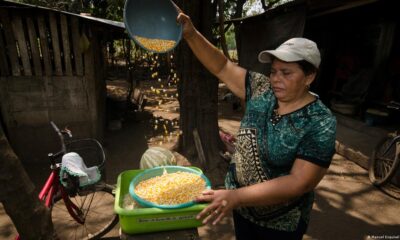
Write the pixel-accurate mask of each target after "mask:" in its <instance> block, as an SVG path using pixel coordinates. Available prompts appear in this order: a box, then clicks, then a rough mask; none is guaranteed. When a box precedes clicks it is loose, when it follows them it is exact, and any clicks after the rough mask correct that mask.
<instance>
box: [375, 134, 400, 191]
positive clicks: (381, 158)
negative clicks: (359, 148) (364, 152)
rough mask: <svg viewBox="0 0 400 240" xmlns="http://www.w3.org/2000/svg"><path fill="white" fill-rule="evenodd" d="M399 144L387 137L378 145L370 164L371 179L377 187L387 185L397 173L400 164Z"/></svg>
mask: <svg viewBox="0 0 400 240" xmlns="http://www.w3.org/2000/svg"><path fill="white" fill-rule="evenodd" d="M397 142H398V141H395V139H394V138H393V137H385V138H383V139H382V140H381V141H380V142H379V143H378V144H377V145H376V147H375V149H374V151H373V153H372V156H371V159H370V163H369V179H370V181H371V182H372V184H374V185H375V186H382V185H384V184H386V183H387V182H389V181H390V179H391V178H392V177H393V175H394V173H395V172H396V170H397V167H398V166H399V162H400V158H399V152H398V150H397V144H398V143H397Z"/></svg>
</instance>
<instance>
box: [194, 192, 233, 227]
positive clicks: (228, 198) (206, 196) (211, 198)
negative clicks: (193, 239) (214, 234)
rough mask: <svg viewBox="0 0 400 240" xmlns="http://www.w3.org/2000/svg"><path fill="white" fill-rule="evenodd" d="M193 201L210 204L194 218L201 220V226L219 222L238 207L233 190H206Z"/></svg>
mask: <svg viewBox="0 0 400 240" xmlns="http://www.w3.org/2000/svg"><path fill="white" fill-rule="evenodd" d="M195 201H196V202H209V203H210V204H209V205H208V206H207V207H206V208H204V209H203V210H202V211H201V212H200V213H199V214H198V215H197V216H196V218H197V219H203V224H207V223H208V222H211V221H212V224H213V225H215V224H217V223H218V222H219V221H221V220H222V218H224V217H225V216H226V215H227V214H228V213H229V212H230V211H232V209H234V208H236V207H238V205H239V201H238V198H237V197H236V195H235V191H234V190H206V191H204V192H203V193H202V194H201V195H200V196H198V197H197V198H196V199H195Z"/></svg>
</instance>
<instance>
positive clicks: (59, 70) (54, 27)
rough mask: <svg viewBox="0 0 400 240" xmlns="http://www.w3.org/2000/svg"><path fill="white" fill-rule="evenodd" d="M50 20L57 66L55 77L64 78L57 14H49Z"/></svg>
mask: <svg viewBox="0 0 400 240" xmlns="http://www.w3.org/2000/svg"><path fill="white" fill-rule="evenodd" d="M49 20H50V32H51V42H52V45H53V58H54V65H55V75H57V76H62V75H63V71H62V66H61V53H60V42H59V39H58V28H57V18H56V15H55V13H52V12H51V13H49Z"/></svg>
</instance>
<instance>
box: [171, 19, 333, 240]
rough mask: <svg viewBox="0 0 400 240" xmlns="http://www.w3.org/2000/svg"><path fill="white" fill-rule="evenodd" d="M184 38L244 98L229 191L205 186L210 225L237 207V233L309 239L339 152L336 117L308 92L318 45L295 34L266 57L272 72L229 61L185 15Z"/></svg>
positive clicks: (249, 236) (202, 198)
mask: <svg viewBox="0 0 400 240" xmlns="http://www.w3.org/2000/svg"><path fill="white" fill-rule="evenodd" d="M177 21H178V22H179V23H181V24H182V26H183V37H184V39H185V40H186V42H187V43H188V45H189V46H190V48H191V49H192V51H193V53H194V54H195V55H196V57H197V58H198V59H199V60H200V61H201V62H202V64H203V65H204V66H205V67H206V68H207V69H208V70H209V71H210V72H211V73H213V74H214V75H215V76H217V77H218V78H219V79H220V80H221V81H222V82H224V83H225V84H226V85H227V86H228V88H229V89H230V90H231V91H232V92H233V93H234V94H235V95H236V96H238V97H239V98H241V99H242V100H245V101H246V112H245V115H244V117H243V119H242V121H241V126H240V130H239V132H238V134H237V144H236V149H235V153H234V154H233V157H232V161H231V163H230V167H229V170H228V173H227V176H226V179H225V184H226V188H227V189H226V190H210V191H206V192H204V193H203V194H202V195H201V196H199V197H198V198H197V199H196V200H197V201H201V202H209V203H210V204H209V205H208V206H207V207H206V208H205V209H204V210H203V211H202V212H200V213H199V215H198V216H197V217H198V219H203V223H207V222H212V223H213V224H216V223H218V222H219V221H220V220H221V219H222V218H223V217H224V216H226V215H227V214H228V213H229V212H230V211H232V210H233V217H234V225H235V232H236V238H237V239H302V237H303V234H304V233H305V231H306V229H307V225H308V221H309V216H310V212H311V209H312V204H313V200H314V199H313V197H314V195H313V189H314V188H315V187H316V186H317V184H318V183H319V182H320V181H321V179H322V178H323V176H324V175H325V173H326V171H327V168H328V167H329V165H330V162H331V159H332V156H333V154H334V152H335V132H336V121H335V118H334V117H333V116H332V114H331V112H330V111H329V110H328V109H327V108H326V107H325V106H324V105H323V104H322V102H321V101H320V100H318V98H317V96H315V95H314V94H312V93H311V92H309V90H308V89H309V86H310V84H311V83H312V82H313V81H314V79H315V77H316V74H317V70H318V67H319V64H320V54H319V51H318V48H317V46H316V44H315V43H314V42H312V41H310V40H308V39H304V38H294V39H290V40H288V41H287V42H285V43H283V44H282V45H281V46H280V47H278V48H277V49H276V50H272V51H263V52H261V53H260V55H259V60H260V61H261V62H264V63H272V65H271V74H270V78H269V79H268V78H267V77H265V76H263V75H261V74H258V73H255V72H251V71H247V70H246V69H244V68H242V67H240V66H238V65H236V64H234V63H232V62H230V61H229V60H228V59H227V58H226V57H225V56H224V55H223V54H222V53H221V52H220V51H219V50H218V49H217V48H215V47H214V46H213V45H212V44H211V43H210V42H208V41H207V40H206V39H205V38H204V37H203V36H202V35H201V34H200V33H199V32H198V31H197V30H196V29H195V27H194V26H193V24H192V22H191V20H190V18H189V17H188V16H187V15H185V14H183V13H180V14H179V16H178V17H177Z"/></svg>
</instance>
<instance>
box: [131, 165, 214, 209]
mask: <svg viewBox="0 0 400 240" xmlns="http://www.w3.org/2000/svg"><path fill="white" fill-rule="evenodd" d="M164 169H165V170H166V171H167V173H174V172H179V171H180V172H189V173H193V174H196V175H199V176H200V177H202V178H203V179H204V181H205V182H206V186H205V187H206V189H210V188H211V183H210V180H209V179H208V178H207V177H206V176H205V175H204V174H203V173H202V172H200V171H197V170H195V169H192V168H188V167H181V166H162V167H155V168H150V169H147V170H145V171H144V172H142V173H140V174H138V175H137V176H136V177H135V178H133V179H132V181H131V183H130V184H129V194H130V195H131V196H132V198H133V199H134V200H135V201H136V202H138V203H139V204H140V205H142V206H143V207H155V208H163V209H178V208H186V207H190V206H193V205H194V204H196V202H194V201H189V202H186V203H181V204H175V205H163V204H157V203H153V202H149V201H147V200H145V199H143V198H141V197H139V196H138V195H137V194H136V193H135V187H136V186H137V185H138V184H139V183H140V182H142V181H144V180H147V179H150V178H153V177H156V176H161V175H162V174H163V172H164Z"/></svg>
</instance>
